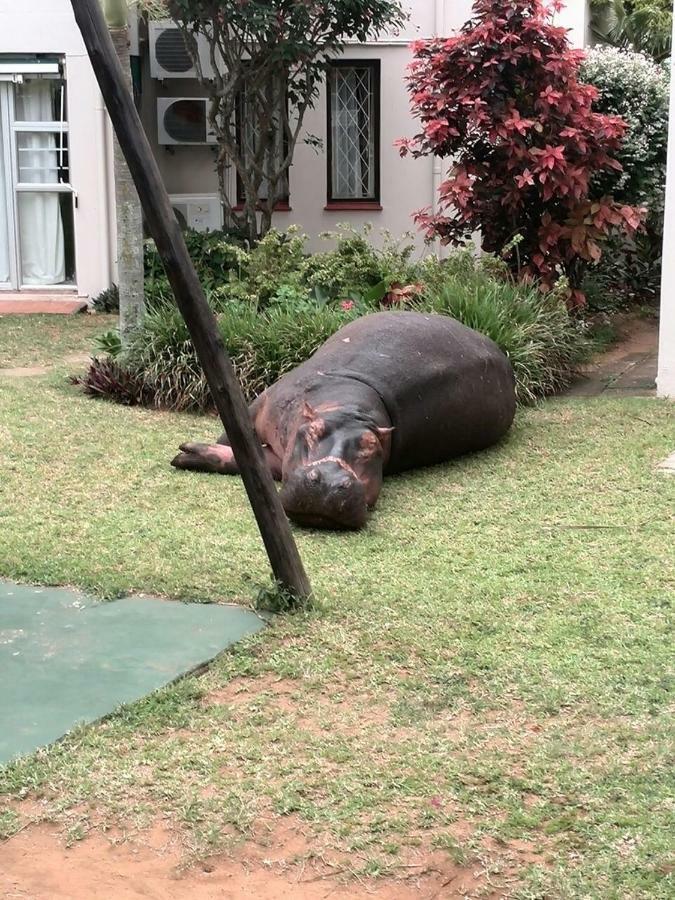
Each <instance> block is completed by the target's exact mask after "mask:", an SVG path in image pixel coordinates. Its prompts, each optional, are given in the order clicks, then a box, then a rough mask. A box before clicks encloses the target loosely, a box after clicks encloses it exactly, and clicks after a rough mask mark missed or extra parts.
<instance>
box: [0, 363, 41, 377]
mask: <svg viewBox="0 0 675 900" xmlns="http://www.w3.org/2000/svg"><path fill="white" fill-rule="evenodd" d="M50 371H51V368H50V367H49V366H19V367H17V368H15V369H0V378H35V377H37V376H38V375H48V374H49V372H50Z"/></svg>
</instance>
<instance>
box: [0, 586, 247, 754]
mask: <svg viewBox="0 0 675 900" xmlns="http://www.w3.org/2000/svg"><path fill="white" fill-rule="evenodd" d="M263 627H264V622H263V621H262V620H261V619H260V618H259V617H258V616H256V615H255V613H253V612H250V611H249V610H245V609H241V608H239V607H235V606H218V605H215V604H198V603H192V604H190V603H178V602H172V601H169V600H159V599H157V598H154V597H128V598H125V599H123V600H116V601H114V602H110V603H102V602H97V601H95V600H92V599H91V598H88V597H85V596H83V595H82V594H79V593H77V592H76V591H70V590H65V589H58V588H46V587H45V588H39V587H31V586H27V585H15V584H9V583H7V582H0V764H2V763H6V762H8V761H9V760H11V759H12V758H13V757H15V756H17V755H20V754H25V753H30V752H32V751H33V750H35V749H36V748H38V747H41V746H44V745H45V744H49V743H51V742H52V741H54V740H56V739H57V738H59V737H61V736H62V735H64V734H65V733H66V732H67V731H69V730H70V729H71V728H73V727H74V726H75V725H77V724H79V723H81V722H92V721H94V720H96V719H98V718H100V717H101V716H103V715H106V714H107V713H110V712H112V711H113V710H114V709H115V708H116V707H118V706H120V705H121V704H123V703H129V702H130V701H132V700H138V699H139V698H140V697H143V696H145V695H146V694H148V693H150V692H151V691H153V690H156V689H157V688H159V687H162V685H165V684H167V683H168V682H170V681H172V680H173V679H174V678H176V677H178V676H179V675H182V674H184V673H185V672H189V671H190V670H191V669H193V668H195V666H198V665H199V664H200V663H203V662H206V661H208V660H210V659H213V657H214V656H216V655H217V654H218V653H220V651H221V650H224V649H225V648H226V647H228V646H230V645H231V644H234V643H235V642H236V641H238V640H240V639H241V638H242V637H244V636H245V635H248V634H253V633H254V632H256V631H259V630H260V629H261V628H263Z"/></svg>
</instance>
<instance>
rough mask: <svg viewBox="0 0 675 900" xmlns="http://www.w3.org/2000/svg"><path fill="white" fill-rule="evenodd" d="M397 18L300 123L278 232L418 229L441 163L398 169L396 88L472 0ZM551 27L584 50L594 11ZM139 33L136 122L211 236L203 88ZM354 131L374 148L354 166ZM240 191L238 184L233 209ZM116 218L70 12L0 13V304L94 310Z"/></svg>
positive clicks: (664, 354) (409, 163) (672, 364)
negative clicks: (44, 298) (78, 304)
mask: <svg viewBox="0 0 675 900" xmlns="http://www.w3.org/2000/svg"><path fill="white" fill-rule="evenodd" d="M405 5H406V6H407V7H408V9H409V10H410V20H409V22H408V24H407V25H406V27H405V29H404V30H403V32H402V33H399V34H391V35H386V36H382V37H381V38H380V40H378V41H376V42H371V43H369V44H366V45H358V44H352V45H350V46H349V47H348V48H347V49H346V50H345V52H344V54H343V56H342V57H341V58H340V60H339V61H338V63H337V65H336V66H335V68H334V71H333V74H332V75H331V77H330V78H329V79H328V81H329V85H330V89H326V90H324V91H323V92H322V94H321V96H320V98H319V100H318V102H317V104H316V107H315V108H314V109H313V110H312V111H310V113H309V114H308V115H307V117H306V131H307V133H309V134H312V135H316V136H318V137H319V138H321V139H322V141H323V147H324V150H323V151H321V152H317V151H316V150H314V149H312V148H310V147H309V146H307V145H305V144H303V143H300V144H299V145H298V148H297V151H296V155H295V159H294V164H293V167H292V170H291V174H290V184H289V198H288V205H287V206H288V208H287V209H283V210H282V209H280V210H279V211H278V212H277V213H276V214H275V225H276V226H277V227H280V228H284V227H287V226H288V225H290V224H292V223H297V224H299V225H300V226H301V227H302V229H303V230H304V231H305V232H306V233H307V234H309V235H310V236H312V239H313V240H314V242H315V243H316V236H317V235H319V234H320V233H321V232H324V231H329V230H332V229H334V228H335V226H336V225H337V224H338V223H340V222H350V223H352V224H353V225H355V226H360V225H363V224H365V223H372V225H373V226H374V228H375V232H376V233H377V231H378V230H380V229H387V230H389V231H390V232H392V233H393V234H395V235H396V234H403V233H404V232H406V231H409V230H411V229H412V228H413V225H412V219H411V215H412V213H413V212H414V211H416V210H418V209H421V208H423V207H433V205H434V203H435V202H436V196H437V189H438V185H439V184H440V181H441V179H442V172H441V166H440V163H439V162H438V161H434V160H431V159H422V160H412V159H401V158H400V157H399V155H398V152H397V150H396V149H395V147H394V142H395V141H396V140H397V139H398V138H400V137H403V136H409V135H411V134H413V133H414V132H415V130H416V123H415V122H414V120H413V119H412V117H411V114H410V106H409V98H408V94H407V91H406V86H405V81H404V76H405V69H406V66H407V64H408V62H409V61H410V57H411V54H410V49H409V46H408V45H409V42H410V41H411V40H414V39H417V38H423V37H431V36H434V35H437V34H449V33H451V32H452V31H454V30H455V29H457V28H458V27H460V26H461V25H462V24H463V23H464V22H465V21H466V19H467V18H468V17H469V14H470V9H471V0H405ZM559 24H561V25H564V26H566V27H567V28H568V29H569V30H570V38H571V41H572V43H573V44H574V45H576V46H584V45H585V44H586V43H587V41H588V37H589V29H588V25H589V13H588V3H587V0H568V4H567V8H566V9H565V10H563V11H562V12H561V13H560V15H559ZM137 31H138V30H137V29H136V34H134V37H133V40H132V53H133V54H135V55H136V56H137V57H138V82H139V87H140V109H141V116H142V119H143V122H144V125H145V128H146V131H147V134H148V136H149V138H150V141H151V143H152V146H153V148H154V150H155V153H156V156H157V160H158V162H159V166H160V169H161V171H162V174H163V176H164V180H165V183H166V186H167V189H168V191H169V193H170V194H171V195H172V196H173V197H175V206H176V209H177V210H178V212H179V213H180V214H182V215H183V216H184V217H185V218H186V220H187V221H188V223H189V224H191V225H196V226H198V227H204V226H211V227H213V226H216V225H217V224H218V223H219V222H221V221H222V208H221V205H220V203H219V201H218V198H217V178H216V174H215V161H214V149H213V145H212V144H209V138H208V134H207V128H206V114H205V107H204V104H203V103H202V104H201V105H200V103H199V98H200V94H201V91H200V88H199V85H198V83H197V82H196V80H195V78H190V77H186V72H185V67H186V66H187V65H188V63H187V62H186V61H184V60H183V61H181V59H180V52H178V55H176V44H175V41H174V40H173V37H175V32H174V33H173V34H172V30H171V29H170V28H169V29H168V31H167V29H166V28H163V27H162V26H161V25H157V24H154V25H153V26H151V28H150V33H149V34H148V35H145V34H143V33H141V40H140V41H139V40H138V34H137ZM146 38H147V39H146ZM179 49H180V48H179ZM172 70H173V71H172ZM188 75H189V73H188ZM158 76H161V77H158ZM344 123H347V124H344ZM341 129H342V131H341ZM348 129H351V133H349V131H348ZM357 132H358V134H359V144H360V145H361V146H362V147H367V148H368V149H367V151H366V152H364V153H362V154H361V155H360V156H358V157H357V155H355V151H354V140H353V139H352V138H353V136H354V134H356V133H357ZM671 167H672V166H671ZM671 188H672V185H671ZM236 190H237V186H236V180H235V179H234V178H233V179H232V183H231V185H230V192H231V197H235V196H236ZM671 193H672V190H671ZM114 213H115V210H114V189H113V176H112V133H111V128H110V123H109V120H108V117H107V114H106V112H105V109H104V106H103V102H102V99H101V96H100V93H99V90H98V86H97V84H96V80H95V77H94V74H93V71H92V69H91V66H90V64H89V60H88V58H87V55H86V52H85V49H84V46H83V43H82V40H81V37H80V34H79V31H78V29H77V26H76V24H75V20H74V17H73V13H72V9H71V5H70V0H24V2H23V3H17V2H16V0H0V297H2V296H3V295H4V296H5V297H7V296H10V295H16V294H19V295H22V296H29V297H38V296H40V295H41V294H42V293H48V294H49V295H54V294H58V295H59V296H73V297H81V298H91V297H93V296H95V295H96V294H98V293H99V292H100V291H102V290H104V289H105V288H107V287H109V286H110V284H112V283H113V282H114V281H115V278H116V247H115V243H116V241H115V215H114ZM670 219H671V222H672V220H673V219H675V216H672V215H671V217H670ZM673 227H675V226H673ZM421 245H422V242H421V238H420V246H421ZM667 272H668V267H667V265H666V268H665V269H664V274H665V273H667ZM664 282H665V279H664ZM668 283H669V282H668ZM664 296H665V295H664ZM666 307H667V308H666ZM674 309H675V301H673V299H670V301H669V303H666V302H665V301H664V323H667V322H671V323H672V322H673V321H674V320H675V312H673V310H674ZM672 331H673V327H672V324H671V327H670V330H666V329H664V331H663V332H662V341H661V369H662V372H664V373H670V374H664V375H663V376H662V378H660V381H662V382H663V385H664V387H663V391H662V392H663V393H670V394H672V393H675V383H673V377H672V372H673V371H675V334H673V333H672ZM669 354H670V357H669V358H668V355H669ZM667 358H668V359H667ZM668 379H670V380H668ZM666 383H667V384H668V388H667V389H666V387H665V385H666Z"/></svg>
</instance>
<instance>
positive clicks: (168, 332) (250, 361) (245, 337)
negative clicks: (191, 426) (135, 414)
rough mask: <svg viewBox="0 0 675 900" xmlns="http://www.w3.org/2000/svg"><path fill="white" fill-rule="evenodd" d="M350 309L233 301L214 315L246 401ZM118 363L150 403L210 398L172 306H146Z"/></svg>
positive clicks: (202, 403)
mask: <svg viewBox="0 0 675 900" xmlns="http://www.w3.org/2000/svg"><path fill="white" fill-rule="evenodd" d="M349 318H353V314H350V313H349V312H346V311H343V310H339V309H335V308H332V307H323V308H319V307H316V306H314V307H313V308H312V309H307V310H305V311H302V310H295V311H293V312H291V311H289V310H286V309H283V308H273V307H271V308H270V309H268V310H265V311H263V312H258V311H256V310H255V309H254V308H252V307H247V306H244V305H235V304H232V305H231V306H230V307H229V308H226V309H225V310H223V311H221V312H220V313H219V314H218V327H219V330H220V333H221V336H222V338H223V342H224V344H225V347H226V349H227V352H228V353H229V355H230V357H231V358H232V362H233V364H234V367H235V369H236V372H237V376H238V378H239V380H240V383H241V385H242V387H243V390H244V393H245V395H246V397H247V399H248V400H252V399H253V398H254V397H255V396H256V395H257V394H259V393H260V392H261V391H263V390H264V389H265V388H266V387H267V386H268V385H270V384H272V383H273V382H275V381H276V380H277V379H278V378H280V377H281V376H282V375H283V374H284V373H285V372H288V371H290V369H292V368H294V367H295V366H297V365H299V364H300V363H301V362H304V360H306V359H308V358H309V357H310V356H311V355H312V353H314V351H315V350H317V349H318V348H319V347H320V346H321V344H323V343H324V341H326V340H327V339H328V338H329V337H330V336H331V334H334V332H335V331H337V330H338V329H339V328H340V327H341V326H342V325H343V324H344V323H345V322H346V321H348V319H349ZM120 363H121V364H123V365H124V367H125V368H126V369H127V370H128V371H129V372H131V373H133V374H134V376H136V377H139V378H142V380H143V383H144V385H145V388H146V391H147V396H148V397H150V398H152V399H151V401H150V402H151V405H153V406H157V407H163V408H167V409H174V410H194V411H200V410H206V409H210V408H211V407H212V402H211V397H210V393H209V389H208V385H207V383H206V379H205V378H204V375H203V373H202V370H201V367H200V365H199V362H198V360H197V356H196V354H195V351H194V347H193V346H192V342H191V340H190V336H189V333H188V330H187V326H186V325H185V322H184V321H183V319H182V317H181V315H180V313H179V311H178V309H177V308H176V307H175V306H170V305H168V304H164V305H162V306H159V307H157V308H155V309H152V310H149V311H148V313H147V315H146V317H145V321H144V323H143V328H142V330H141V331H140V332H138V333H137V334H136V336H135V337H134V338H133V340H132V342H131V345H130V347H129V349H128V350H127V351H126V353H125V354H124V356H123V357H122V358H121V359H120Z"/></svg>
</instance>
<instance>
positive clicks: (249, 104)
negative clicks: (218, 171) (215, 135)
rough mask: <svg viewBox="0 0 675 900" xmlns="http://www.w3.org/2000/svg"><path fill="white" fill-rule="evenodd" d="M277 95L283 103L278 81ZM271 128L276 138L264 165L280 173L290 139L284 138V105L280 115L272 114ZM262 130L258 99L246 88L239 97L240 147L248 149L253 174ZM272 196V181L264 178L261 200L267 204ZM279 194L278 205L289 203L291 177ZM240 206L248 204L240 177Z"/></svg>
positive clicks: (285, 180) (278, 108)
mask: <svg viewBox="0 0 675 900" xmlns="http://www.w3.org/2000/svg"><path fill="white" fill-rule="evenodd" d="M274 92H275V96H276V99H277V100H279V101H280V102H281V96H282V89H281V84H280V82H278V81H276V80H275V84H274ZM283 102H286V104H287V101H286V100H284V101H283ZM269 127H270V130H271V131H272V132H273V135H274V136H273V139H272V142H271V149H270V150H269V151H268V153H267V154H266V155H265V157H264V158H263V159H262V160H261V163H262V165H263V167H264V168H265V170H269V171H276V170H277V169H278V168H279V166H280V164H281V162H282V160H283V158H284V156H285V155H286V153H287V151H288V146H287V141H286V136H285V134H284V127H283V119H282V109H281V106H280V105H279V106H278V107H277V110H276V112H274V113H273V114H272V118H271V120H270V125H269ZM258 128H259V118H258V107H257V106H256V103H255V99H254V98H253V97H252V96H251V95H250V91H249V89H248V88H245V89H244V90H243V91H242V92H241V94H240V95H239V98H238V102H237V138H238V141H239V144H240V146H242V147H243V148H244V158H245V160H246V162H247V167H248V169H249V171H251V172H252V170H253V162H252V161H253V160H254V159H255V157H256V154H257V153H258V147H259V137H258V135H259V131H258ZM268 193H269V180H268V178H267V177H263V179H262V183H261V185H260V188H259V191H258V198H259V199H260V200H267V195H268ZM277 194H278V198H277V202H278V203H288V200H289V189H288V178H287V177H285V178H284V179H283V181H282V182H281V184H280V185H279V186H278V187H277ZM237 202H238V203H239V204H242V203H243V202H244V186H243V184H242V182H241V179H240V178H239V177H238V176H237Z"/></svg>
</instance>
